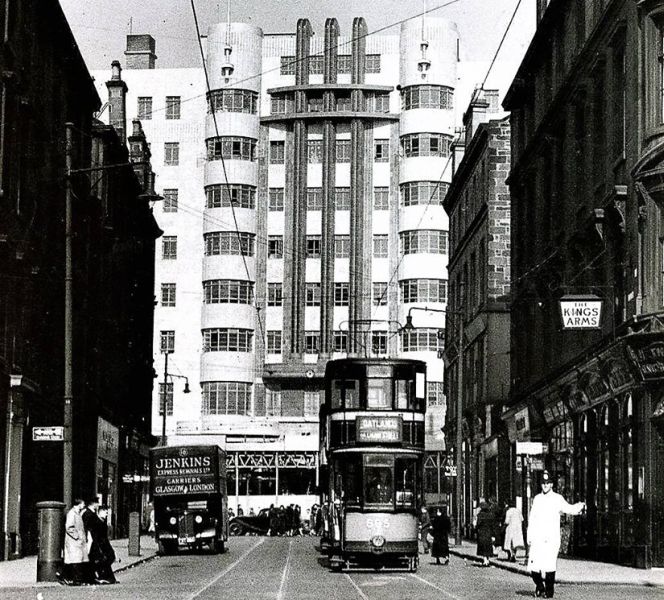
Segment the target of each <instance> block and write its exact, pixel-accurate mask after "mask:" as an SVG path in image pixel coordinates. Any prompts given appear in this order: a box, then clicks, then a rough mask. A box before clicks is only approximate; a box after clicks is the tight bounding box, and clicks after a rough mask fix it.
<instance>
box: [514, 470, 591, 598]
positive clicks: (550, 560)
mask: <svg viewBox="0 0 664 600" xmlns="http://www.w3.org/2000/svg"><path fill="white" fill-rule="evenodd" d="M541 486H542V491H541V493H539V494H537V496H535V498H534V499H533V505H532V508H531V509H530V517H529V518H528V532H527V537H528V548H529V551H528V567H529V569H530V575H531V577H532V578H533V581H534V582H535V586H536V588H535V596H537V597H542V598H553V592H554V584H555V581H556V564H557V561H558V551H559V550H560V515H561V514H562V513H565V514H568V515H578V514H581V513H582V512H583V511H584V510H585V509H586V504H585V502H577V503H576V504H569V503H568V502H567V500H565V498H563V497H562V496H561V495H560V494H557V493H556V492H554V491H553V478H552V476H551V475H550V474H549V472H548V471H544V473H543V474H542V482H541Z"/></svg>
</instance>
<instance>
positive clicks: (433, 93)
mask: <svg viewBox="0 0 664 600" xmlns="http://www.w3.org/2000/svg"><path fill="white" fill-rule="evenodd" d="M453 98H454V90H453V89H452V88H449V87H445V86H442V85H411V86H408V87H405V88H403V89H402V90H401V106H402V108H403V110H411V109H414V108H437V109H451V108H453Z"/></svg>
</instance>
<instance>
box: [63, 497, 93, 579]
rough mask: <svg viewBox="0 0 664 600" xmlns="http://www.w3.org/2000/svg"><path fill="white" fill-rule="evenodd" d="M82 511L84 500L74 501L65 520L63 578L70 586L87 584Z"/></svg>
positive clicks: (86, 550) (85, 538)
mask: <svg viewBox="0 0 664 600" xmlns="http://www.w3.org/2000/svg"><path fill="white" fill-rule="evenodd" d="M84 509H85V501H84V500H79V499H77V500H74V505H73V506H72V508H71V509H70V511H69V512H68V513H67V518H66V520H65V578H66V582H67V583H69V582H71V584H72V585H83V584H86V583H89V579H88V568H87V567H88V564H87V563H88V539H87V534H86V531H85V526H84V525H83V518H82V517H81V513H82V512H83V510H84Z"/></svg>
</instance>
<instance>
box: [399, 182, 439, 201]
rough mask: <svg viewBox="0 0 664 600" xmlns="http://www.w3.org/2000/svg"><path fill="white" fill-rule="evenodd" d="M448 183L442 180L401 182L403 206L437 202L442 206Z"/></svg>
mask: <svg viewBox="0 0 664 600" xmlns="http://www.w3.org/2000/svg"><path fill="white" fill-rule="evenodd" d="M447 188H448V184H447V183H443V182H442V181H409V182H408V183H403V184H401V203H402V204H403V206H415V205H417V204H435V205H439V206H442V205H443V200H444V199H445V194H446V193H447Z"/></svg>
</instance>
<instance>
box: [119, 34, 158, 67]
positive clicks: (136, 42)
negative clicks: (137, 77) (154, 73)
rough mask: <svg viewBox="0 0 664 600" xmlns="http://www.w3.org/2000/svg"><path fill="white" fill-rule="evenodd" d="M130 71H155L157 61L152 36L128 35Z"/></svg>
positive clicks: (127, 61)
mask: <svg viewBox="0 0 664 600" xmlns="http://www.w3.org/2000/svg"><path fill="white" fill-rule="evenodd" d="M125 57H126V64H127V68H128V69H154V63H155V61H156V60H157V55H156V54H155V41H154V38H153V37H152V36H151V35H147V34H141V35H128V36H127V49H126V50H125Z"/></svg>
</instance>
